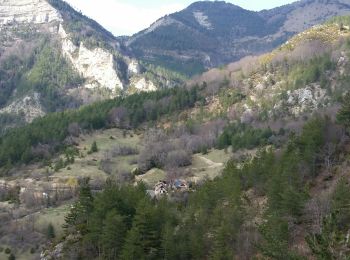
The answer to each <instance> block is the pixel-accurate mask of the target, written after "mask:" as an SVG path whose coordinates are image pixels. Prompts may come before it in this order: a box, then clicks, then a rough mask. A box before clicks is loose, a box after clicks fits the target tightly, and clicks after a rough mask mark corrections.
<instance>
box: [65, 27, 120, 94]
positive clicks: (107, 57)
mask: <svg viewBox="0 0 350 260" xmlns="http://www.w3.org/2000/svg"><path fill="white" fill-rule="evenodd" d="M59 35H60V37H61V39H62V51H63V54H64V55H65V57H66V58H67V59H68V60H69V61H70V62H71V63H72V64H73V66H74V68H75V69H76V70H77V71H78V72H79V73H80V74H81V75H82V76H83V77H84V78H85V79H86V80H87V84H86V85H85V87H87V88H98V87H101V88H104V89H108V90H110V91H111V92H112V93H117V92H118V90H123V88H124V86H123V83H122V81H121V80H120V79H119V77H118V74H117V72H116V70H115V69H114V67H115V66H114V57H113V54H111V53H110V52H108V51H106V50H104V49H101V48H95V49H93V50H90V49H88V48H86V47H85V46H84V44H83V43H82V42H81V43H80V46H79V47H77V46H75V45H74V44H73V42H72V41H71V40H70V38H69V35H68V34H67V33H66V32H65V30H64V28H63V26H62V25H60V28H59Z"/></svg>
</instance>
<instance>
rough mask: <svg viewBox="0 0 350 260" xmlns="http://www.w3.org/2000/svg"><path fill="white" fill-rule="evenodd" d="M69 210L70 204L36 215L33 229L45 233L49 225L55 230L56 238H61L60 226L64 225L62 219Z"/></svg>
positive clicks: (61, 230)
mask: <svg viewBox="0 0 350 260" xmlns="http://www.w3.org/2000/svg"><path fill="white" fill-rule="evenodd" d="M69 208H70V204H66V205H62V206H60V207H57V208H48V209H45V210H43V211H41V212H38V213H36V215H37V219H36V222H35V228H36V229H37V230H38V231H40V232H41V233H45V232H46V229H47V227H48V225H49V224H50V223H51V224H52V225H53V227H54V228H55V233H56V237H58V238H59V237H61V236H62V235H63V229H62V225H63V224H64V217H65V216H66V215H67V213H68V211H69Z"/></svg>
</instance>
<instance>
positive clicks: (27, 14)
mask: <svg viewBox="0 0 350 260" xmlns="http://www.w3.org/2000/svg"><path fill="white" fill-rule="evenodd" d="M53 21H62V17H61V15H60V13H59V12H58V11H57V10H56V9H54V8H53V7H52V6H51V5H49V4H48V3H47V2H46V1H44V0H0V25H7V24H13V23H33V24H43V23H50V22H53Z"/></svg>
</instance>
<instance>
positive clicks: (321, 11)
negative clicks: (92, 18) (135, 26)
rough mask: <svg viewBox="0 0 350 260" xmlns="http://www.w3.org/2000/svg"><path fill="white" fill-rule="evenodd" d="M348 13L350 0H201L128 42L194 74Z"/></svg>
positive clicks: (143, 55) (146, 56)
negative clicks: (273, 4) (260, 1)
mask: <svg viewBox="0 0 350 260" xmlns="http://www.w3.org/2000/svg"><path fill="white" fill-rule="evenodd" d="M347 13H350V2H349V1H337V0H334V1H318V0H304V1H298V2H294V3H292V4H288V5H285V6H281V7H277V8H273V9H270V10H263V11H260V12H254V11H249V10H245V9H243V8H240V7H238V6H235V5H233V4H230V3H226V2H224V1H215V2H212V1H200V2H196V3H193V4H191V5H190V6H189V7H187V8H185V9H184V10H182V11H179V12H176V13H173V14H170V15H167V16H165V17H163V18H160V19H159V20H157V21H156V22H155V23H154V24H152V25H151V26H150V27H149V28H147V29H145V30H143V31H141V32H139V33H136V34H135V35H133V36H131V37H129V38H128V39H127V40H126V41H124V42H125V44H126V45H127V46H128V47H129V48H130V49H131V50H132V51H134V52H135V55H136V57H138V58H139V59H141V60H145V61H148V62H151V63H152V62H153V63H156V64H162V65H164V66H167V67H170V68H174V67H175V66H176V62H178V63H179V64H182V66H183V67H184V69H183V70H182V72H183V73H186V71H187V72H188V73H189V74H190V75H193V74H197V73H198V71H203V70H205V69H208V68H212V67H217V66H221V65H224V64H227V63H230V62H232V61H235V60H239V59H240V58H242V57H244V56H247V55H252V54H261V53H264V52H268V51H271V50H272V49H274V48H276V47H277V46H278V45H280V44H282V43H283V42H285V41H286V40H287V39H288V38H289V37H291V36H293V35H294V34H296V33H298V32H302V31H304V30H306V29H307V28H309V27H311V26H313V25H316V24H319V23H322V22H325V21H326V20H327V19H329V18H331V17H333V16H337V15H344V14H347ZM223 14H224V15H223ZM201 23H202V24H201ZM213 29H214V30H213ZM215 29H216V30H215ZM180 69H181V68H180Z"/></svg>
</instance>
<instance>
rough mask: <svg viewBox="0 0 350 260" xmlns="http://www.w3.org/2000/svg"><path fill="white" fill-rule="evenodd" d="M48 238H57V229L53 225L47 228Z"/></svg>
mask: <svg viewBox="0 0 350 260" xmlns="http://www.w3.org/2000/svg"><path fill="white" fill-rule="evenodd" d="M46 236H47V238H48V239H54V238H55V237H56V234H55V228H54V226H53V225H52V224H51V223H50V224H49V225H48V226H47V230H46Z"/></svg>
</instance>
